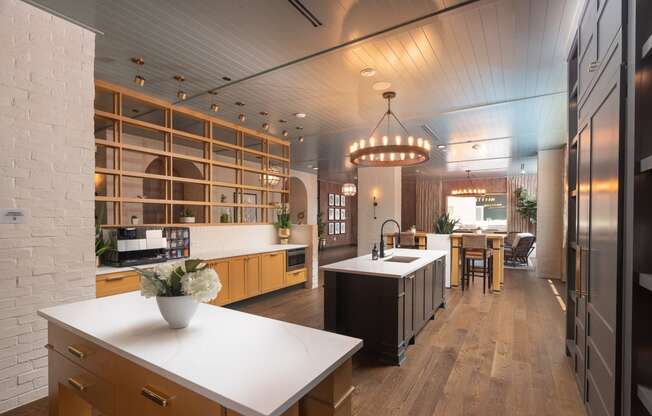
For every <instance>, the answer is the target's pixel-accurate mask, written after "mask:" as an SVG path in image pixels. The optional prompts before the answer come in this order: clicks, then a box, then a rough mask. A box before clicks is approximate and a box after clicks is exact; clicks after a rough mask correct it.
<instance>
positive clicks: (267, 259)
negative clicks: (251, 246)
mask: <svg viewBox="0 0 652 416" xmlns="http://www.w3.org/2000/svg"><path fill="white" fill-rule="evenodd" d="M284 254H285V252H284V251H276V252H274V253H265V254H263V255H262V256H261V290H262V291H263V292H269V291H271V290H276V289H280V288H282V287H283V286H285V255H284Z"/></svg>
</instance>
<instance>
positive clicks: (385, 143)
mask: <svg viewBox="0 0 652 416" xmlns="http://www.w3.org/2000/svg"><path fill="white" fill-rule="evenodd" d="M388 141H389V140H388V139H387V136H383V146H387V142H388Z"/></svg>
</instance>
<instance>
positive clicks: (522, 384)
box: [7, 270, 585, 416]
mask: <svg viewBox="0 0 652 416" xmlns="http://www.w3.org/2000/svg"><path fill="white" fill-rule="evenodd" d="M480 282H481V280H479V279H478V281H476V284H475V286H474V287H471V289H470V290H469V291H466V292H463V293H462V292H461V291H460V290H458V289H453V290H450V291H448V293H447V299H448V305H447V308H446V309H445V310H440V312H439V313H438V314H437V317H436V319H435V320H434V321H430V322H429V323H428V325H427V326H426V327H425V328H424V330H423V331H422V332H421V334H420V335H419V336H418V337H417V340H416V344H415V345H413V346H411V347H410V349H409V350H408V352H407V360H406V362H405V363H404V364H403V366H402V367H393V366H381V365H378V364H376V363H374V362H372V361H369V360H367V359H364V358H363V357H356V359H355V360H354V372H353V378H354V384H355V385H356V391H355V393H354V397H353V409H354V414H355V415H361V416H362V415H369V416H372V415H373V416H379V415H446V416H454V415H500V416H508V415H537V416H538V415H555V416H560V415H585V412H584V410H583V407H582V404H581V402H580V398H579V394H578V391H577V387H576V386H575V382H574V379H573V375H572V372H571V368H570V364H569V362H568V361H567V358H566V356H565V355H564V347H563V345H564V323H563V322H564V319H563V316H564V315H563V312H562V309H561V306H560V305H559V303H558V301H557V300H556V299H555V296H554V295H553V292H552V289H551V287H550V285H549V283H548V281H547V280H541V279H537V278H535V277H534V276H533V275H532V274H531V273H529V272H527V271H524V270H507V271H506V276H505V288H504V291H503V292H502V294H500V295H482V287H481V286H480ZM322 307H323V292H322V290H321V289H315V290H308V289H296V290H290V291H285V292H283V293H281V294H279V295H277V296H269V297H267V298H265V299H263V300H261V301H258V302H248V303H244V304H240V305H237V306H236V307H235V308H236V309H239V310H243V311H246V312H250V313H255V314H258V315H263V316H267V317H271V318H275V319H280V320H283V321H288V322H294V323H297V324H301V325H307V326H311V327H315V328H321V327H322V326H323V313H322ZM8 415H11V416H18V415H20V416H37V415H38V416H45V415H46V411H45V407H44V402H43V401H41V402H40V403H38V402H37V403H36V404H32V405H28V406H26V407H24V408H23V409H21V412H20V413H19V412H16V411H14V412H9V413H7V416H8Z"/></svg>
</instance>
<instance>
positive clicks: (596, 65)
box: [587, 61, 600, 72]
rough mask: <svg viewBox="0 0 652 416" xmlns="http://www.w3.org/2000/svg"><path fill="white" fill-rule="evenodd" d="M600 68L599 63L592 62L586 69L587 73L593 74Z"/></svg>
mask: <svg viewBox="0 0 652 416" xmlns="http://www.w3.org/2000/svg"><path fill="white" fill-rule="evenodd" d="M598 68H600V61H593V62H591V63H590V64H589V67H588V68H587V71H588V72H595V71H597V70H598Z"/></svg>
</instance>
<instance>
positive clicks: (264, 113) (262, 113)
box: [258, 111, 269, 116]
mask: <svg viewBox="0 0 652 416" xmlns="http://www.w3.org/2000/svg"><path fill="white" fill-rule="evenodd" d="M258 114H260V115H261V116H268V115H269V113H268V112H267V111H261V112H260V113H258Z"/></svg>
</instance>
